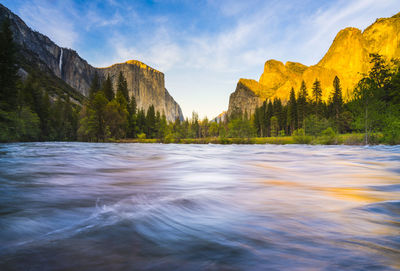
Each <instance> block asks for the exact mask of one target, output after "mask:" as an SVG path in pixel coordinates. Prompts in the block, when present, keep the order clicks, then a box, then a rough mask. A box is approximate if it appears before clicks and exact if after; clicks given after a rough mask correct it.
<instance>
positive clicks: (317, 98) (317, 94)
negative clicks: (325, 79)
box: [312, 79, 322, 104]
mask: <svg viewBox="0 0 400 271" xmlns="http://www.w3.org/2000/svg"><path fill="white" fill-rule="evenodd" d="M312 91H313V96H314V102H315V104H319V103H320V102H321V98H322V89H321V82H320V81H319V80H318V79H315V81H314V83H313V87H312Z"/></svg>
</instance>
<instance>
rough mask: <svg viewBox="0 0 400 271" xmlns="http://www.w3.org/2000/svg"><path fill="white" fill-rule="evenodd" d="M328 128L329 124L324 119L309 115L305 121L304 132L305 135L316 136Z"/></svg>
mask: <svg viewBox="0 0 400 271" xmlns="http://www.w3.org/2000/svg"><path fill="white" fill-rule="evenodd" d="M328 127H330V123H329V121H328V120H327V119H325V118H322V117H319V116H316V115H309V116H308V117H307V118H306V119H305V132H306V134H307V135H312V136H318V135H320V134H321V133H322V131H324V130H325V129H327V128H328Z"/></svg>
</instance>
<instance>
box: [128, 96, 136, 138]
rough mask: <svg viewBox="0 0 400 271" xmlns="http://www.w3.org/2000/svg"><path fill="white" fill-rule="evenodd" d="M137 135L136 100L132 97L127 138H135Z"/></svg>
mask: <svg viewBox="0 0 400 271" xmlns="http://www.w3.org/2000/svg"><path fill="white" fill-rule="evenodd" d="M136 134H137V114H136V99H135V97H134V96H132V98H131V100H130V102H129V104H128V132H127V136H128V137H130V138H135V137H136Z"/></svg>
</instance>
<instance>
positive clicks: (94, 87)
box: [89, 71, 100, 97]
mask: <svg viewBox="0 0 400 271" xmlns="http://www.w3.org/2000/svg"><path fill="white" fill-rule="evenodd" d="M99 90H100V77H99V75H98V74H97V71H95V72H94V75H93V78H92V82H91V84H90V88H89V97H92V96H94V94H96V92H97V91H99Z"/></svg>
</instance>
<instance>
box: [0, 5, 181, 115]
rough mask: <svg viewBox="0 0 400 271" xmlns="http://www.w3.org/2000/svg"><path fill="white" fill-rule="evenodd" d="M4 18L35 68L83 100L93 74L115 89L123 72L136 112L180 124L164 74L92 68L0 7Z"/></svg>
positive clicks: (136, 65) (134, 64) (132, 64)
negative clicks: (34, 60) (110, 81)
mask: <svg viewBox="0 0 400 271" xmlns="http://www.w3.org/2000/svg"><path fill="white" fill-rule="evenodd" d="M5 18H9V19H10V22H11V30H12V31H13V36H14V40H15V41H16V43H17V44H18V45H20V47H21V48H23V49H24V50H25V51H28V52H29V53H30V54H32V55H34V56H35V57H36V58H37V59H39V60H40V63H37V65H38V68H39V69H43V70H46V71H48V72H49V73H51V74H52V75H54V76H56V77H58V78H60V79H62V80H63V81H65V82H66V83H67V84H68V85H69V86H71V87H72V88H73V89H75V90H76V91H77V92H79V93H81V94H83V95H84V96H86V97H87V96H88V95H89V86H90V83H91V79H92V78H93V76H94V74H95V72H96V71H97V72H98V73H99V75H102V76H106V75H110V76H111V77H112V78H113V79H114V84H115V85H116V83H117V82H116V81H117V78H118V74H119V72H120V71H122V73H123V74H124V76H125V77H126V79H127V82H128V90H129V94H130V96H134V97H135V99H136V102H137V104H138V107H139V108H144V109H147V108H148V107H149V106H150V105H152V104H153V105H154V107H155V110H156V111H160V113H162V112H164V113H165V115H166V117H167V119H168V120H170V121H173V120H175V119H176V118H180V119H181V120H183V114H182V110H181V108H180V106H179V105H178V104H177V103H176V102H175V100H174V99H173V98H172V97H171V95H170V94H169V93H168V91H167V90H166V89H165V84H164V74H163V73H161V72H159V71H157V70H155V69H153V68H150V67H149V66H147V65H145V64H143V63H141V62H139V61H136V60H131V61H127V62H125V63H122V64H115V65H112V66H111V67H108V68H95V67H93V66H91V65H90V64H88V63H87V61H86V60H84V59H82V58H81V57H80V56H79V55H78V53H77V52H75V51H74V50H71V49H67V48H61V47H59V46H57V45H56V44H55V43H54V42H53V41H51V40H50V39H49V38H48V37H46V36H44V35H42V34H40V33H39V32H36V31H32V30H31V29H30V28H29V27H28V26H27V25H26V24H25V23H24V22H23V21H22V20H21V19H20V18H19V17H18V16H17V15H15V14H14V13H12V12H11V11H10V10H9V9H7V8H6V7H4V6H3V5H1V4H0V22H2V21H3V20H4V19H5ZM27 57H29V56H27Z"/></svg>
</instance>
